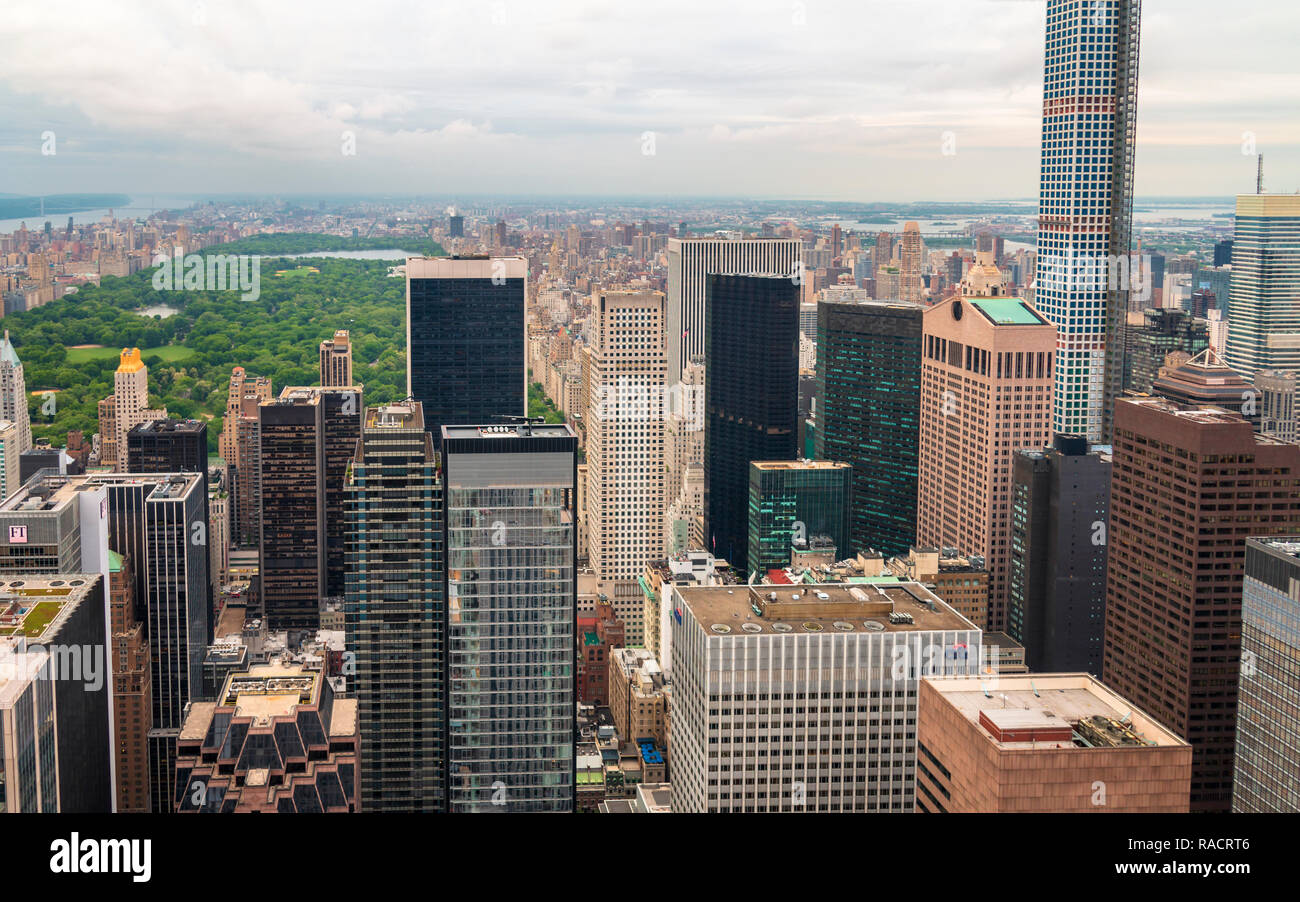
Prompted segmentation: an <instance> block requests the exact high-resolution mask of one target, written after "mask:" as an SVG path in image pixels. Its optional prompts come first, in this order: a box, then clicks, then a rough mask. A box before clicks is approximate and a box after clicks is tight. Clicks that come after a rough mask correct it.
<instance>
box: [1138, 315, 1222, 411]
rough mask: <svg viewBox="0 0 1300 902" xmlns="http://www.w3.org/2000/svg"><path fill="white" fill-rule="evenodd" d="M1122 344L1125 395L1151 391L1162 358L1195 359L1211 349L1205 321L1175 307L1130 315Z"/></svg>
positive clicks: (1163, 361)
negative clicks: (1181, 355)
mask: <svg viewBox="0 0 1300 902" xmlns="http://www.w3.org/2000/svg"><path fill="white" fill-rule="evenodd" d="M1124 340H1125V341H1126V342H1127V343H1128V351H1127V352H1126V353H1125V355H1124V366H1125V373H1124V388H1125V390H1126V391H1135V392H1144V393H1149V392H1150V391H1151V384H1152V383H1153V382H1155V380H1156V377H1157V376H1159V375H1160V368H1161V367H1162V366H1164V365H1165V357H1167V356H1168V355H1169V354H1172V353H1173V352H1174V351H1182V352H1184V353H1186V354H1188V355H1191V356H1195V355H1197V354H1199V353H1200V352H1201V351H1204V350H1205V349H1206V348H1207V347H1209V345H1210V334H1209V330H1208V329H1207V328H1206V324H1205V320H1202V319H1196V318H1195V317H1193V316H1191V315H1190V314H1189V313H1187V311H1185V310H1180V309H1178V308H1177V307H1152V308H1149V309H1147V310H1142V311H1138V312H1135V313H1130V314H1129V324H1128V329H1127V330H1126V331H1125V335H1124Z"/></svg>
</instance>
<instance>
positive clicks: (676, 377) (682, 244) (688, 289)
mask: <svg viewBox="0 0 1300 902" xmlns="http://www.w3.org/2000/svg"><path fill="white" fill-rule="evenodd" d="M801 247H802V245H801V243H800V242H799V240H798V239H795V238H771V239H742V240H735V239H730V238H670V239H668V301H667V303H668V310H667V340H668V384H669V385H676V384H677V383H678V382H680V381H681V378H682V372H683V370H684V369H685V368H686V365H687V364H688V363H690V362H691V361H693V360H702V359H704V358H705V356H706V355H705V340H706V339H705V328H706V320H707V315H706V312H705V311H706V307H707V304H708V300H707V298H706V294H707V286H708V279H709V276H710V275H713V274H715V273H716V274H719V275H751V274H761V275H779V276H784V277H786V278H787V279H789V278H791V277H794V278H796V279H798V280H799V282H800V283H802V281H803V275H802V271H801V269H800V265H801V264H800V261H801V259H802V257H801ZM795 339H796V347H797V344H798V342H797V339H798V333H796V334H795ZM706 366H712V361H706ZM706 377H707V374H706Z"/></svg>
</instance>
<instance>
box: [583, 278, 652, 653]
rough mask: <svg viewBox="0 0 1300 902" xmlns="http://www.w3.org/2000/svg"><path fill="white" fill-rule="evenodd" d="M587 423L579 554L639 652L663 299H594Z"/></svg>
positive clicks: (625, 295) (613, 295) (621, 295)
mask: <svg viewBox="0 0 1300 902" xmlns="http://www.w3.org/2000/svg"><path fill="white" fill-rule="evenodd" d="M596 307H597V309H596V316H597V324H598V325H597V329H596V341H595V343H594V347H593V351H594V353H593V355H592V365H591V405H590V408H589V410H588V415H587V446H586V447H587V492H586V504H587V510H586V521H587V539H588V546H589V547H588V556H589V560H590V561H591V566H592V568H593V569H594V570H595V571H596V577H597V579H598V580H599V581H600V585H601V589H600V591H601V592H602V593H603V594H605V595H608V596H609V597H610V598H611V599H612V600H613V602H614V611H615V613H616V614H617V616H618V617H619V619H620V620H622V621H623V623H624V625H625V627H626V629H627V641H628V642H629V643H631V644H632V645H640V644H641V643H642V641H643V637H644V626H645V624H643V622H642V619H643V617H642V615H643V611H644V601H645V596H644V595H643V594H642V591H641V587H640V586H639V585H638V583H637V578H638V577H639V576H641V574H643V573H644V572H645V567H646V564H647V563H648V562H649V561H651V560H655V559H657V558H658V557H659V556H660V554H661V553H662V550H663V544H664V542H663V536H664V533H663V528H664V527H663V522H664V521H663V517H664V463H665V462H664V378H665V372H666V370H667V367H668V357H667V354H666V352H665V349H664V295H663V293H662V292H659V291H602V292H601V293H600V295H599V297H598V298H597V301H596Z"/></svg>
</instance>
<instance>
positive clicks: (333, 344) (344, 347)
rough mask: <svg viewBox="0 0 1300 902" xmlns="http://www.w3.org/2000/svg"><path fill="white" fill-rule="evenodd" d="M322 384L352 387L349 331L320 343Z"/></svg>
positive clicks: (341, 332) (338, 332) (341, 330)
mask: <svg viewBox="0 0 1300 902" xmlns="http://www.w3.org/2000/svg"><path fill="white" fill-rule="evenodd" d="M320 384H321V385H323V386H326V387H339V388H347V387H349V386H351V385H352V339H351V337H350V336H349V335H348V330H347V329H339V330H338V331H337V332H335V333H334V337H333V338H332V339H331V338H327V339H325V340H324V341H322V342H321V343H320Z"/></svg>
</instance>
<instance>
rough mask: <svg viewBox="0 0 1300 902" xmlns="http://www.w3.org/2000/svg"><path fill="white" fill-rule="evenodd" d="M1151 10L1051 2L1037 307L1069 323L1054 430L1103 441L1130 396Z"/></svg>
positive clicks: (1123, 2) (1063, 331)
mask: <svg viewBox="0 0 1300 902" xmlns="http://www.w3.org/2000/svg"><path fill="white" fill-rule="evenodd" d="M1140 11H1141V0H1092V2H1087V3H1082V2H1079V0H1047V39H1046V60H1045V63H1044V67H1043V146H1042V171H1041V176H1040V190H1039V202H1038V275H1037V278H1036V281H1035V287H1034V306H1035V307H1036V308H1037V310H1038V312H1039V313H1041V314H1043V316H1045V317H1047V318H1048V319H1049V320H1051V321H1052V322H1053V323H1054V324H1056V326H1057V350H1056V356H1057V360H1056V390H1055V392H1054V394H1053V402H1052V405H1053V406H1052V429H1053V431H1055V432H1063V433H1070V434H1073V435H1082V436H1085V437H1086V438H1087V439H1088V440H1089V441H1092V442H1099V441H1104V440H1105V439H1106V438H1108V437H1109V435H1110V428H1111V426H1110V424H1111V416H1112V412H1113V407H1114V402H1115V398H1117V397H1118V396H1119V395H1120V394H1121V393H1122V392H1123V380H1124V328H1125V322H1126V317H1127V314H1128V288H1129V285H1130V280H1129V279H1128V278H1116V279H1111V278H1110V275H1111V274H1112V273H1124V272H1128V271H1129V264H1128V262H1125V263H1123V264H1119V263H1118V261H1119V260H1120V258H1123V259H1124V260H1125V261H1128V259H1129V253H1130V245H1131V231H1132V212H1133V147H1134V141H1135V133H1134V130H1135V126H1136V121H1137V77H1138V23H1139V18H1140ZM1112 264H1114V266H1112Z"/></svg>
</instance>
